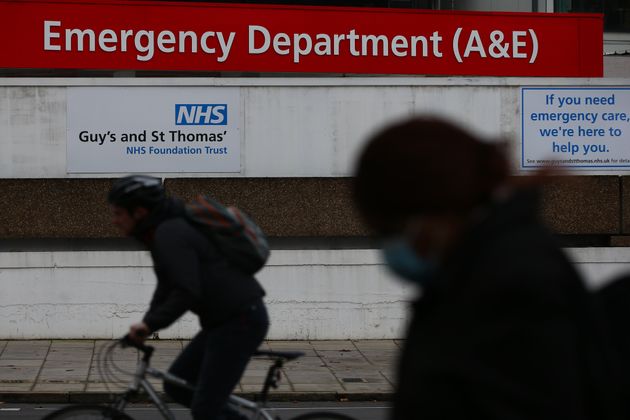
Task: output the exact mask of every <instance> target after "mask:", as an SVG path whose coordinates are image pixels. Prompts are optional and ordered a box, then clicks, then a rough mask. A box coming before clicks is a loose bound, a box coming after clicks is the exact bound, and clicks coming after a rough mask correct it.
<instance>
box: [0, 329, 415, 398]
mask: <svg viewBox="0 0 630 420" xmlns="http://www.w3.org/2000/svg"><path fill="white" fill-rule="evenodd" d="M113 343H114V341H111V340H29V341H18V340H1V341H0V401H9V402H51V401H55V402H70V401H74V402H105V401H108V400H109V398H110V397H111V393H119V392H123V391H124V390H125V389H126V387H127V384H128V382H129V380H130V379H131V376H132V375H133V372H134V370H135V367H136V363H137V361H138V360H139V354H138V351H136V350H135V349H129V348H127V349H120V348H115V349H114V350H113V351H111V352H109V351H108V349H109V348H110V346H111V345H112V344H113ZM188 343H189V341H188V340H150V341H149V343H148V344H150V345H152V346H154V347H155V348H156V350H155V353H154V357H153V358H152V366H153V367H155V368H157V369H161V370H166V369H168V367H169V366H170V365H171V363H172V361H173V360H174V359H175V357H177V355H178V354H179V353H180V352H181V350H182V348H183V347H184V346H185V345H187V344H188ZM403 344H404V343H403V342H398V341H395V340H357V341H353V340H327V341H266V342H265V343H263V345H261V347H260V348H261V349H264V350H275V351H302V352H305V353H306V355H305V356H303V357H301V358H299V359H296V360H293V361H290V362H286V363H285V364H284V366H283V368H282V370H281V373H282V375H281V376H282V377H281V380H280V382H279V386H278V388H277V389H272V390H270V398H271V399H276V400H278V401H281V400H286V401H291V400H303V401H323V400H338V399H352V400H357V401H358V400H369V399H374V398H377V399H389V398H390V397H391V395H392V393H393V384H394V383H395V366H396V361H397V359H398V355H399V353H400V349H401V346H402V345H403ZM106 357H107V359H105V358H106ZM272 363H273V361H272V360H270V359H269V358H266V357H259V358H254V359H252V360H251V361H250V362H249V364H248V366H247V368H246V370H245V373H244V375H243V377H242V378H241V381H240V383H239V385H238V386H237V387H236V389H235V392H237V393H241V395H244V396H246V397H247V396H252V395H254V394H256V393H258V392H260V390H261V388H262V384H263V382H264V380H265V377H266V375H267V371H268V369H269V367H270V366H271V364H272ZM103 371H104V372H103ZM121 371H122V372H121ZM149 382H150V383H151V384H152V385H153V386H154V387H155V388H156V390H157V391H158V392H160V393H161V392H163V391H162V383H161V381H160V380H158V379H155V378H149Z"/></svg>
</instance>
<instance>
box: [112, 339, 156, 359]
mask: <svg viewBox="0 0 630 420" xmlns="http://www.w3.org/2000/svg"><path fill="white" fill-rule="evenodd" d="M118 342H119V343H120V345H121V346H122V347H133V348H134V349H137V350H140V351H141V352H143V353H144V354H149V355H150V354H151V353H153V351H154V350H155V348H154V347H152V346H147V345H144V344H137V343H134V342H133V341H132V340H131V338H129V334H127V335H125V336H124V337H122V338H120V339H119V340H118Z"/></svg>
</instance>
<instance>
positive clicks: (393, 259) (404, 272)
mask: <svg viewBox="0 0 630 420" xmlns="http://www.w3.org/2000/svg"><path fill="white" fill-rule="evenodd" d="M383 255H384V257H385V262H386V263H387V265H388V266H389V268H391V269H392V271H394V272H395V273H396V274H398V275H399V276H401V277H402V278H404V279H405V280H408V281H410V282H413V283H416V284H419V285H424V284H426V283H427V282H428V281H429V280H430V279H431V277H432V276H433V272H434V271H435V263H434V262H433V261H431V260H429V259H427V258H423V257H420V256H419V255H417V254H416V252H415V251H414V250H413V248H412V247H411V245H410V244H409V242H408V241H406V240H404V239H397V240H392V241H389V242H387V243H386V244H385V246H384V247H383Z"/></svg>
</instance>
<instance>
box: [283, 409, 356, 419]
mask: <svg viewBox="0 0 630 420" xmlns="http://www.w3.org/2000/svg"><path fill="white" fill-rule="evenodd" d="M291 420H355V419H354V417H350V416H346V415H345V414H339V413H332V412H327V411H316V412H314V413H306V414H302V415H299V416H297V417H293V418H292V419H291Z"/></svg>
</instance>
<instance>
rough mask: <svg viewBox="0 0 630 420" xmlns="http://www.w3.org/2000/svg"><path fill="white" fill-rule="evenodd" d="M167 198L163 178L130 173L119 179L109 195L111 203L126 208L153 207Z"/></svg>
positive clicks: (108, 199) (108, 198)
mask: <svg viewBox="0 0 630 420" xmlns="http://www.w3.org/2000/svg"><path fill="white" fill-rule="evenodd" d="M165 198H166V193H165V191H164V186H163V185H162V180H161V179H160V178H155V177H152V176H146V175H130V176H125V177H122V178H119V179H117V180H116V181H115V182H114V185H112V188H111V190H109V194H108V195H107V201H108V202H109V203H110V204H113V205H116V206H119V207H123V208H126V209H132V208H135V207H146V208H148V209H152V208H153V207H155V206H156V205H158V204H160V203H161V202H162V201H164V199H165Z"/></svg>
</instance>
